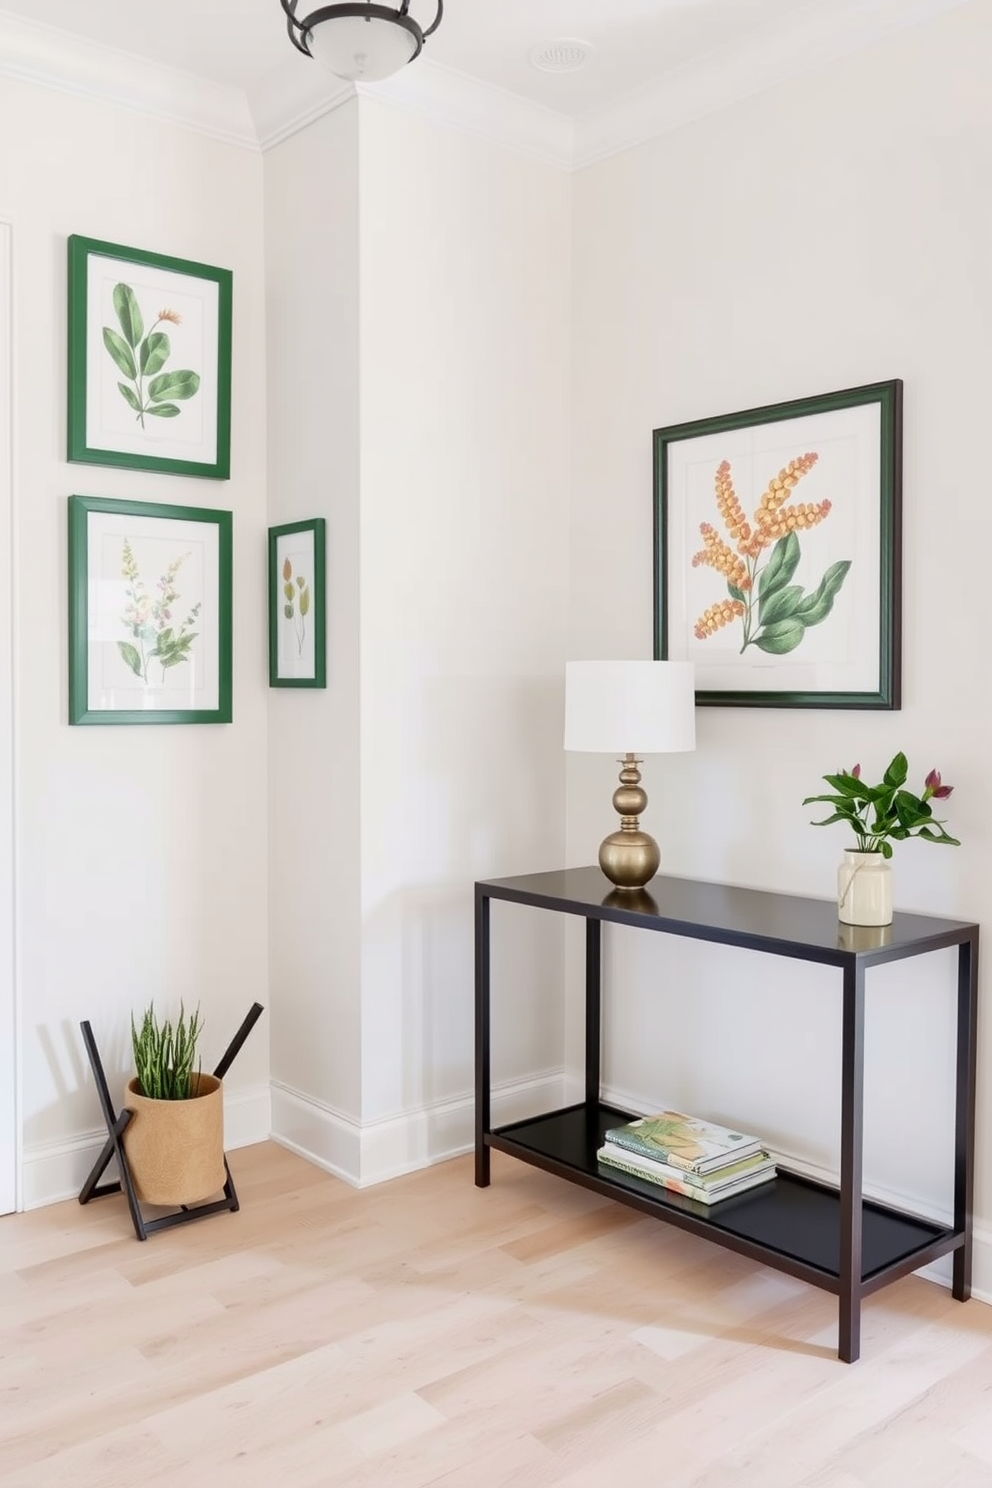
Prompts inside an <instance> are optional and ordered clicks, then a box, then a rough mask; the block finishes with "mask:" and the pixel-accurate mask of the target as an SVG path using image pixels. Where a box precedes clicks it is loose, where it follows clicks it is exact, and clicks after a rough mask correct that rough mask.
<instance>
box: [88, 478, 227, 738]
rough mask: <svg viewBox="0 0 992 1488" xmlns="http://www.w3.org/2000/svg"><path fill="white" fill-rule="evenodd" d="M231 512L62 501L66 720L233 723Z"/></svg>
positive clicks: (138, 503) (95, 500) (94, 498)
mask: <svg viewBox="0 0 992 1488" xmlns="http://www.w3.org/2000/svg"><path fill="white" fill-rule="evenodd" d="M231 525H232V523H231V513H230V512H229V511H209V510H207V509H205V508H203V507H197V506H166V505H163V504H160V503H158V502H151V501H114V500H108V499H105V498H103V497H100V496H70V497H69V722H70V723H230V722H231Z"/></svg>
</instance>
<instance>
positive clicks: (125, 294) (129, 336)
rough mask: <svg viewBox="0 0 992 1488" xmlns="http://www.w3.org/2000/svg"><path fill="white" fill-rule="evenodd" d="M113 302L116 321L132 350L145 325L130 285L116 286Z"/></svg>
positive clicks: (143, 331)
mask: <svg viewBox="0 0 992 1488" xmlns="http://www.w3.org/2000/svg"><path fill="white" fill-rule="evenodd" d="M113 300H114V309H115V310H116V312H117V319H118V320H119V321H120V323H121V330H122V331H123V332H124V339H125V341H126V342H127V344H128V346H130V347H131V348H132V350H133V349H134V348H135V347H136V346H137V345H138V343H139V341H140V340H141V338H142V336H143V335H144V333H145V323H144V321H143V320H142V318H141V311H140V309H139V308H138V301H137V299H136V297H135V293H134V290H133V289H132V288H131V286H130V284H116V285H115V286H114V295H113Z"/></svg>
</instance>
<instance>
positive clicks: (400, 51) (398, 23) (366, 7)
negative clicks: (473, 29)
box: [280, 0, 444, 83]
mask: <svg viewBox="0 0 992 1488" xmlns="http://www.w3.org/2000/svg"><path fill="white" fill-rule="evenodd" d="M280 3H281V4H282V8H283V10H284V11H285V12H286V16H287V21H286V30H287V31H288V32H289V39H290V41H291V42H292V43H293V45H294V46H295V47H296V49H297V50H298V51H300V52H302V53H303V54H304V56H307V57H313V58H314V59H315V60H316V61H317V62H320V63H321V65H322V66H324V67H326V68H327V70H328V71H329V72H333V73H334V75H335V76H336V77H340V78H346V79H347V80H348V81H349V82H351V83H378V82H381V81H382V79H383V78H387V77H392V75H393V73H395V72H399V71H400V69H401V68H402V67H405V66H406V64H407V63H408V62H412V61H413V59H414V57H418V56H419V55H420V52H421V49H422V48H423V45H424V38H425V37H427V36H430V34H431V32H432V31H436V30H437V28H438V26H439V25H440V24H441V16H442V14H443V13H444V0H434V3H435V5H436V6H437V14H436V15H435V17H434V19H433V21H432V22H431V24H430V25H429V26H427V27H426V28H423V29H422V28H421V27H420V26H419V25H418V24H417V22H416V21H415V20H414V19H413V17H412V16H411V15H410V14H409V10H410V0H400V3H399V4H397V5H372V4H353V5H322V6H320V7H319V9H317V10H314V11H312V12H311V13H310V15H308V16H307V17H306V18H305V19H304V20H298V19H297V16H296V10H297V6H298V5H299V4H300V0H280Z"/></svg>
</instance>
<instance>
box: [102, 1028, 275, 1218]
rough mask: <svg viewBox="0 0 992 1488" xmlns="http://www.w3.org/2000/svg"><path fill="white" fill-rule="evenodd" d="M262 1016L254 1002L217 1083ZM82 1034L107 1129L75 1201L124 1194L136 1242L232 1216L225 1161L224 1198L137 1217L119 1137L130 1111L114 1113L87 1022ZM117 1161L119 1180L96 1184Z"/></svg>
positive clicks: (234, 1201)
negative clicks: (225, 1212) (194, 1223)
mask: <svg viewBox="0 0 992 1488" xmlns="http://www.w3.org/2000/svg"><path fill="white" fill-rule="evenodd" d="M262 1012H263V1008H262V1004H261V1003H260V1002H253V1003H252V1005H251V1007H250V1008H249V1010H248V1012H247V1014H246V1015H245V1019H244V1021H243V1023H242V1024H241V1027H240V1028H239V1029H238V1031H237V1033H236V1034H235V1035H234V1037H233V1038H232V1040H231V1042H230V1043H229V1044H228V1046H227V1048H226V1049H225V1050H224V1053H223V1055H222V1056H221V1059H220V1063H219V1064H218V1065H217V1067H216V1069H215V1070H214V1074H215V1076H216V1077H217V1079H218V1080H223V1078H224V1076H225V1075H226V1074H227V1072H228V1070H229V1069H230V1068H231V1065H232V1064H233V1063H234V1060H235V1058H236V1057H237V1055H238V1054H239V1053H240V1052H241V1046H242V1045H243V1044H244V1041H245V1039H246V1038H247V1037H248V1035H249V1033H251V1031H252V1029H253V1028H254V1026H255V1024H256V1023H257V1022H258V1020H259V1018H260V1017H261V1015H262ZM79 1027H80V1031H81V1032H82V1035H83V1044H84V1046H85V1048H86V1055H87V1058H88V1059H89V1062H90V1068H91V1069H92V1071H93V1079H94V1081H95V1083H96V1093H97V1096H98V1097H99V1100H100V1109H101V1111H102V1112H103V1119H104V1121H105V1122H106V1125H107V1140H106V1141H105V1142H104V1144H103V1148H102V1150H101V1152H100V1156H99V1157H98V1158H97V1160H96V1162H95V1163H94V1164H93V1167H92V1169H91V1171H90V1175H89V1177H88V1178H87V1180H86V1182H85V1183H84V1184H83V1186H82V1188H81V1189H80V1191H79V1202H80V1203H81V1204H88V1203H89V1201H90V1199H100V1198H103V1196H104V1195H105V1194H112V1193H121V1192H122V1191H123V1193H124V1195H125V1197H126V1199H127V1207H128V1210H129V1212H130V1215H131V1223H132V1224H133V1225H134V1233H135V1235H136V1236H137V1238H138V1239H139V1240H147V1239H148V1236H149V1235H154V1234H155V1233H156V1232H157V1231H159V1230H171V1229H174V1228H175V1226H176V1225H181V1224H188V1223H189V1221H190V1220H193V1219H206V1217H207V1216H208V1215H209V1214H220V1213H221V1212H222V1211H223V1210H225V1209H226V1210H229V1211H230V1212H231V1213H232V1214H236V1213H237V1211H238V1209H239V1208H240V1205H239V1203H238V1195H237V1190H236V1189H235V1187H234V1179H233V1178H232V1177H231V1169H230V1167H229V1165H228V1161H227V1158H226V1157H225V1158H224V1174H225V1180H226V1181H225V1183H224V1197H223V1198H222V1199H212V1200H211V1201H210V1202H208V1203H206V1204H193V1205H186V1204H184V1205H182V1206H181V1207H180V1208H179V1209H178V1210H176V1211H175V1212H174V1213H172V1214H160V1215H157V1216H156V1217H155V1218H153V1219H146V1218H145V1217H144V1215H143V1214H142V1212H141V1205H140V1203H139V1202H138V1196H137V1194H136V1193H135V1191H134V1180H133V1178H132V1177H131V1169H130V1166H129V1164H128V1160H127V1153H126V1151H125V1148H124V1142H123V1140H122V1139H123V1136H124V1132H125V1131H126V1129H127V1125H128V1122H129V1121H130V1120H131V1116H132V1114H133V1113H132V1112H131V1111H129V1110H128V1108H127V1107H126V1106H125V1107H124V1108H123V1109H122V1110H120V1111H115V1110H114V1103H113V1101H112V1100H111V1098H110V1090H109V1087H108V1085H107V1077H106V1075H105V1073H104V1069H103V1061H102V1059H101V1058H100V1051H99V1049H98V1048H97V1046H96V1039H95V1038H94V1037H93V1029H92V1028H91V1027H90V1024H89V1022H88V1021H83V1022H82V1023H80V1025H79ZM115 1157H116V1159H117V1170H118V1172H119V1173H120V1177H119V1178H114V1179H112V1180H111V1181H110V1182H108V1183H101V1182H100V1179H101V1178H102V1177H103V1175H104V1173H105V1172H106V1170H107V1168H108V1166H109V1164H110V1161H111V1159H112V1158H115Z"/></svg>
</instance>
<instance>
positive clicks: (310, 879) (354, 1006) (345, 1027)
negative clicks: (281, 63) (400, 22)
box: [265, 101, 361, 1177]
mask: <svg viewBox="0 0 992 1488" xmlns="http://www.w3.org/2000/svg"><path fill="white" fill-rule="evenodd" d="M265 214H266V218H265V220H266V275H267V283H268V297H267V304H268V327H269V329H268V347H269V357H268V386H269V420H270V452H269V520H270V522H271V523H272V524H279V523H283V522H293V521H301V520H303V519H304V518H309V517H317V516H322V517H324V518H325V519H326V523H327V611H326V613H327V688H326V690H324V691H311V690H301V691H291V690H288V689H278V690H273V691H272V692H270V694H269V735H270V762H269V812H270V830H269V844H270V856H269V890H270V896H269V903H270V914H271V940H270V964H269V974H270V980H271V984H272V1001H273V1022H272V1076H273V1081H274V1103H275V1104H274V1121H275V1130H276V1132H277V1133H278V1135H279V1137H280V1139H281V1140H283V1141H285V1142H288V1143H290V1144H291V1145H293V1146H295V1147H297V1148H298V1149H300V1150H302V1151H304V1152H306V1153H308V1154H309V1155H311V1156H316V1157H318V1158H319V1159H321V1160H322V1161H324V1162H326V1163H327V1164H328V1166H330V1167H332V1168H335V1169H336V1170H338V1171H341V1172H344V1173H346V1174H347V1175H348V1176H351V1177H355V1176H357V1171H358V1147H357V1139H355V1137H354V1133H355V1132H356V1131H357V1126H358V1123H359V1121H360V1118H361V1052H360V1016H361V996H360V985H359V965H360V935H361V916H360V902H361V893H360V889H361V878H360V874H361V823H360V816H359V794H360V793H359V779H360V771H361V762H360V754H359V674H358V666H359V636H358V604H359V552H358V505H359V466H358V361H359V358H358V351H359V345H358V334H359V328H358V267H359V258H358V103H357V101H352V102H351V103H349V104H347V105H345V106H344V107H342V108H339V109H337V110H335V111H334V112H333V113H331V114H328V115H326V116H325V117H324V118H322V119H320V120H319V121H318V122H317V123H316V124H314V125H313V126H312V127H311V128H309V129H307V130H305V131H303V132H302V133H301V134H297V135H294V136H293V138H292V139H290V140H288V141H287V142H286V143H285V144H283V145H280V146H279V147H278V148H277V149H274V150H271V151H270V152H269V153H268V154H267V155H266V157H265Z"/></svg>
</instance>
